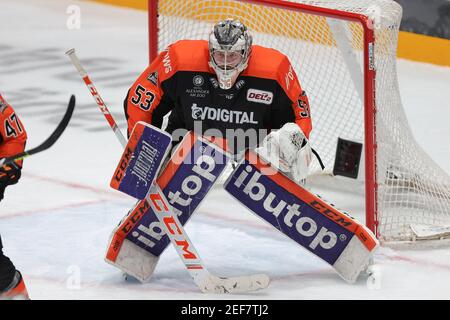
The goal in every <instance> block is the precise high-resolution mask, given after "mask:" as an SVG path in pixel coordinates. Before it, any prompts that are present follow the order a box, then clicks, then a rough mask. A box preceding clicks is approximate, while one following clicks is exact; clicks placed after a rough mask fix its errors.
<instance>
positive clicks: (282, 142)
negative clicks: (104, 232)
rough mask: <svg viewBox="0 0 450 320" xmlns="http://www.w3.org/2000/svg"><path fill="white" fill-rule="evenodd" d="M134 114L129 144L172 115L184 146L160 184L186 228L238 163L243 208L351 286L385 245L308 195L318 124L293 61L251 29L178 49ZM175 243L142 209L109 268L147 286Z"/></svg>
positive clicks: (149, 72)
mask: <svg viewBox="0 0 450 320" xmlns="http://www.w3.org/2000/svg"><path fill="white" fill-rule="evenodd" d="M124 109H125V115H126V118H127V121H128V136H130V135H131V134H132V133H133V129H134V128H135V127H136V124H138V123H139V122H145V123H147V124H150V125H152V126H154V127H158V128H161V127H162V126H163V123H164V116H165V115H167V114H168V122H167V125H166V127H165V130H166V131H167V132H168V133H169V134H171V136H172V139H173V141H174V142H175V143H176V142H178V145H177V146H176V147H174V148H173V152H172V156H171V157H170V159H168V160H167V164H166V165H165V167H163V168H162V169H161V172H160V174H159V177H158V178H157V179H156V182H157V183H158V185H159V186H160V187H161V190H162V192H163V193H164V194H165V196H166V197H167V199H168V201H169V202H170V205H171V207H172V209H173V212H175V213H176V214H177V216H178V218H179V220H180V222H181V223H182V224H184V223H186V222H187V221H188V220H189V218H190V217H191V216H192V214H193V213H194V212H195V210H196V208H197V207H198V205H199V203H200V202H201V200H203V199H204V198H205V197H206V195H207V193H208V192H209V190H211V187H212V185H213V184H214V183H215V182H216V181H217V179H218V177H219V175H220V174H221V172H222V171H223V170H224V169H225V165H226V163H227V162H228V161H231V160H230V159H229V158H233V160H235V161H237V162H238V165H237V166H236V168H235V170H234V172H233V173H232V174H231V175H230V177H229V179H228V180H227V182H226V183H225V185H224V188H225V189H226V190H227V191H228V192H229V193H231V194H232V195H233V196H234V197H235V198H236V199H237V200H238V201H240V202H241V203H242V204H243V205H245V206H246V207H247V208H249V209H250V210H251V211H253V212H254V213H255V214H257V215H259V216H260V217H261V218H263V219H264V220H266V221H267V222H268V223H270V224H271V225H273V226H274V227H275V228H277V229H278V230H279V231H281V232H282V233H284V234H285V235H286V236H288V237H289V238H290V239H291V240H293V241H295V242H297V243H298V244H299V245H300V246H302V247H304V248H305V249H307V250H309V251H310V252H311V253H312V254H315V255H317V256H319V257H320V258H322V259H323V260H324V261H325V262H327V263H328V264H330V265H331V266H333V267H334V268H335V270H336V271H337V272H338V274H339V275H340V276H341V277H343V278H344V279H345V280H347V281H348V282H354V281H355V280H356V278H357V277H358V275H359V273H360V272H361V271H362V270H363V269H364V268H365V266H366V265H367V262H368V261H369V260H370V258H371V256H372V255H373V252H374V250H375V249H376V248H377V246H378V242H377V240H376V239H375V237H374V235H373V234H372V233H371V232H370V231H369V230H367V229H366V228H365V227H364V226H363V225H362V224H360V223H359V222H357V221H356V220H354V219H352V218H351V217H349V216H348V215H346V214H344V213H342V212H340V211H339V210H338V209H336V208H334V207H333V206H331V205H329V204H327V203H325V202H324V201H323V200H322V199H320V198H319V197H317V196H315V195H313V194H311V193H309V192H308V191H307V190H306V189H304V181H305V179H306V178H307V175H308V167H309V165H310V163H311V162H312V161H313V160H314V156H313V152H312V148H311V146H310V143H309V135H310V133H311V130H312V122H311V115H310V107H309V102H308V98H307V95H306V93H305V91H304V90H302V87H301V85H300V82H299V80H298V78H297V76H296V73H295V71H294V69H293V68H292V66H291V63H290V61H289V59H288V58H287V57H286V56H285V55H284V54H282V53H281V52H279V51H277V50H275V49H271V48H265V47H262V46H258V45H254V44H252V37H251V35H250V33H249V31H248V30H247V28H246V26H245V25H244V24H242V23H241V22H239V21H237V20H232V19H227V20H224V21H220V22H218V23H217V24H215V25H214V27H213V30H212V32H211V34H210V36H209V39H208V41H206V40H181V41H178V42H176V43H173V44H172V45H170V46H169V47H168V48H167V49H166V50H164V51H163V52H161V53H160V55H159V56H158V57H157V58H156V59H155V60H154V61H153V62H152V63H151V64H150V66H149V67H148V68H147V69H146V70H145V71H144V72H143V73H142V74H141V75H140V76H139V78H138V79H137V80H136V81H135V83H134V84H133V86H132V87H131V88H130V90H129V91H128V94H127V97H126V99H125V101H124ZM169 112H170V114H169ZM182 137H184V139H181V138H182ZM203 137H208V138H207V139H204V138H203ZM219 138H220V139H219ZM180 140H181V142H180ZM218 141H219V142H218ZM220 142H221V143H220ZM217 144H219V145H220V148H219V149H218V147H217ZM195 150H200V151H199V152H200V155H195V152H194V151H195ZM221 150H222V151H223V152H222V151H221ZM218 154H219V155H220V156H217V155H218ZM229 154H231V155H232V156H231V157H229V156H228V155H229ZM180 160H181V162H180ZM119 176H120V179H118V182H117V184H116V187H117V188H120V186H119V184H120V183H122V182H123V179H122V178H123V177H122V174H120V175H119V174H118V173H117V174H116V177H119ZM138 198H139V197H138ZM167 238H168V237H167V236H166V235H165V234H164V232H163V230H162V228H161V227H160V225H159V223H158V220H157V219H156V218H155V217H154V214H153V213H152V212H151V210H150V208H149V205H148V203H147V202H146V201H145V199H144V200H141V201H139V202H138V203H137V204H136V205H135V207H134V208H132V209H131V210H130V212H129V213H128V214H127V216H126V217H125V218H124V219H123V220H122V221H121V222H120V224H119V225H118V227H117V228H116V229H115V230H114V231H113V234H112V238H111V242H110V245H109V248H108V250H107V254H106V261H107V262H108V263H110V264H112V265H114V266H116V267H118V268H119V269H121V270H122V271H123V272H124V273H125V274H128V275H131V276H133V277H135V278H137V279H139V280H140V281H147V280H148V279H149V278H150V277H151V275H152V274H153V272H154V268H155V266H156V264H157V262H158V259H159V256H160V255H161V254H162V253H163V251H164V250H165V248H166V247H167V246H168V245H169V240H168V239H167Z"/></svg>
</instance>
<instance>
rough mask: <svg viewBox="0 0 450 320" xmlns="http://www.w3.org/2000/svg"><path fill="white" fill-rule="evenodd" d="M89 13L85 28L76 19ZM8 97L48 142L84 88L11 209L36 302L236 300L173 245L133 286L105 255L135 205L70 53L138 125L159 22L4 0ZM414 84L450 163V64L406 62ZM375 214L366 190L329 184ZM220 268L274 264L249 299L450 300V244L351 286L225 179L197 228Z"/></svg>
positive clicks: (10, 198)
mask: <svg viewBox="0 0 450 320" xmlns="http://www.w3.org/2000/svg"><path fill="white" fill-rule="evenodd" d="M71 5H76V6H78V7H79V8H80V9H81V29H79V30H77V29H75V30H69V29H68V28H67V26H66V22H67V19H68V18H69V16H70V14H67V13H66V12H67V9H68V7H69V6H71ZM0 39H1V41H0V75H1V76H0V92H1V93H2V94H3V95H4V97H5V98H6V99H7V100H8V101H9V102H10V103H11V104H12V105H13V106H14V108H15V109H16V111H17V112H18V114H19V116H20V117H21V119H22V121H23V123H24V125H25V126H26V129H27V131H28V134H29V141H28V147H33V146H35V145H37V144H38V143H40V142H41V141H42V140H43V139H45V138H46V137H47V136H48V135H49V134H50V133H51V132H52V130H53V129H54V127H55V125H56V124H57V122H58V121H59V119H60V118H61V117H62V115H63V114H64V110H65V107H66V104H67V102H68V99H69V96H70V94H72V93H74V94H76V96H77V102H78V103H77V108H76V110H75V113H74V116H73V119H72V120H73V121H72V123H71V125H70V126H69V127H68V128H67V130H66V132H65V133H64V134H63V136H62V137H61V139H60V141H58V142H57V143H56V144H55V146H53V147H52V148H51V149H50V150H48V151H46V152H43V153H41V154H38V155H36V156H33V157H32V158H29V159H27V160H26V161H25V166H24V170H23V178H22V180H21V181H20V183H19V184H17V185H15V186H11V187H8V189H7V190H6V199H5V200H4V201H2V203H1V206H0V233H1V235H2V239H3V243H4V246H5V253H6V254H7V255H8V256H10V257H11V258H12V259H13V261H14V263H15V264H16V266H17V267H18V268H19V269H20V270H21V271H22V273H23V275H24V278H25V280H26V282H27V285H28V289H29V293H30V296H31V297H32V298H33V299H228V298H230V296H226V295H223V296H217V295H205V294H202V293H200V291H199V290H198V288H196V286H195V284H194V283H193V281H192V280H191V279H190V277H189V275H188V273H187V272H186V270H185V269H184V266H183V265H182V263H181V261H179V258H178V257H177V255H176V253H175V250H173V248H171V247H169V248H168V249H167V251H166V252H165V253H164V254H163V256H162V258H161V259H160V263H159V265H158V266H157V269H156V272H155V275H154V277H153V278H152V279H151V281H150V282H149V283H146V284H139V283H137V282H125V281H124V280H123V279H122V276H121V272H120V271H119V270H117V269H115V268H113V267H112V266H110V265H108V264H106V263H105V262H104V261H103V257H104V254H105V251H106V246H107V243H108V239H109V235H110V232H111V230H112V229H113V228H114V227H115V226H116V225H117V223H118V222H119V221H120V219H121V218H122V217H123V216H124V215H125V214H126V212H127V210H128V209H129V208H130V207H131V206H132V204H133V203H134V200H133V199H130V198H129V197H126V196H124V195H121V194H120V193H118V192H115V191H114V190H112V189H110V188H109V180H110V178H111V176H112V173H113V171H114V169H115V166H116V164H117V161H118V160H119V158H120V155H121V147H120V144H119V143H118V141H117V140H116V137H115V136H114V134H113V133H112V132H111V130H110V128H109V127H108V125H107V123H106V122H105V120H104V119H103V116H102V115H101V114H100V112H99V111H98V110H97V106H96V105H95V104H94V102H93V100H92V97H91V96H90V94H89V93H88V91H87V89H86V88H85V86H84V84H83V83H82V82H81V80H80V79H79V75H78V74H77V72H76V71H75V69H74V67H73V66H72V65H71V64H70V62H69V60H68V58H67V57H66V56H65V54H64V52H65V51H66V50H68V49H70V48H72V47H75V48H76V49H77V53H78V55H79V57H80V59H81V61H82V63H83V64H84V66H85V68H86V69H87V71H88V72H89V73H90V76H91V79H92V80H93V82H94V83H95V85H96V86H97V88H98V90H99V91H100V94H101V95H102V96H103V98H104V100H105V102H106V103H107V105H108V107H109V108H110V110H111V111H112V112H113V114H114V116H115V118H116V120H117V121H118V123H119V126H120V127H121V128H122V130H123V131H124V129H125V119H124V116H123V111H122V108H123V107H122V101H123V98H124V97H125V95H126V91H127V89H128V87H129V86H130V85H131V84H132V82H133V81H134V79H135V78H136V77H137V76H138V75H139V73H140V72H141V71H142V70H143V69H144V68H145V67H146V65H147V62H148V53H147V52H148V50H147V18H146V15H145V13H143V12H140V11H135V10H128V9H122V8H117V7H111V6H105V5H100V4H96V3H90V2H86V1H75V0H70V1H67V0H60V1H51V0H40V1H31V0H22V1H20V2H18V1H14V0H2V8H1V10H0ZM398 71H399V79H400V90H401V94H402V99H403V103H404V106H405V107H406V113H407V116H408V119H409V121H410V124H411V127H412V130H413V133H414V136H415V138H416V139H417V140H418V142H419V143H420V144H421V146H422V147H423V148H424V149H425V150H426V151H427V152H428V153H429V154H430V155H431V156H432V158H434V159H435V160H436V162H437V163H438V164H439V165H440V166H441V167H442V168H443V169H444V170H446V171H447V172H450V161H449V160H450V146H449V144H448V141H447V140H448V137H449V136H450V128H449V126H448V121H449V119H450V117H449V116H450V105H449V101H450V90H449V88H450V69H449V68H444V67H438V66H432V65H427V64H421V63H414V62H409V61H403V60H400V61H399V62H398ZM324 193H325V194H326V197H327V198H329V199H330V198H332V200H334V199H333V198H336V201H334V202H335V203H336V204H337V205H338V206H339V207H341V208H344V209H346V210H348V211H349V212H350V213H352V214H354V215H356V216H358V217H359V218H363V217H362V216H361V213H362V212H363V207H362V206H363V205H364V202H363V201H362V198H361V197H360V196H358V194H355V193H353V194H350V196H349V195H348V194H347V195H345V194H337V193H336V192H328V191H326V190H324ZM186 230H187V232H188V233H189V235H190V237H191V239H192V241H193V242H194V243H195V245H196V247H197V249H198V250H199V252H200V254H201V255H202V258H203V260H204V261H205V263H206V264H207V266H208V267H209V268H210V269H211V271H213V272H215V273H217V274H218V275H223V276H231V275H244V274H252V273H260V272H264V273H268V274H269V275H270V276H271V278H272V284H271V285H270V286H269V288H268V289H266V290H263V291H260V292H257V293H252V294H247V295H245V294H243V295H237V296H233V297H232V298H235V299H367V298H371V299H392V298H400V299H402V298H423V299H432V298H439V299H449V298H450V294H449V292H448V283H450V249H448V248H441V249H426V250H402V251H398V250H393V249H389V248H382V249H381V250H380V251H379V253H378V254H377V256H376V258H375V262H376V263H377V266H376V269H375V270H376V272H377V273H378V275H379V277H378V279H377V281H378V282H375V283H372V284H370V283H369V284H368V282H367V278H364V277H362V278H361V279H360V280H359V281H358V282H357V283H356V284H354V285H349V284H346V283H345V282H344V281H343V280H342V279H341V278H340V277H339V276H338V275H337V274H336V273H335V272H334V271H333V270H332V268H330V267H328V266H327V265H326V264H324V263H323V262H322V261H321V260H319V259H318V258H316V257H314V256H312V255H311V254H310V253H308V252H306V251H305V250H303V249H301V248H300V247H299V246H298V245H296V244H294V243H293V242H291V241H289V240H288V239H287V238H286V237H284V236H282V235H281V234H279V233H278V232H277V231H276V230H274V229H273V228H272V227H270V226H269V225H267V224H265V223H263V222H262V221H260V220H259V219H258V218H256V217H254V216H253V215H252V214H251V213H249V212H248V211H246V209H244V208H243V207H242V206H241V205H239V204H238V203H236V202H235V201H233V200H232V199H231V197H230V196H228V195H227V194H226V193H225V192H224V191H223V190H221V189H220V188H215V189H214V191H213V192H212V194H210V195H209V197H208V199H207V200H206V201H205V202H204V203H203V204H202V206H201V208H200V209H199V211H198V212H197V214H196V215H195V216H194V217H193V218H192V220H191V221H190V222H189V224H188V226H187V228H186Z"/></svg>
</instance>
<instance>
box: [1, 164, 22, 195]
mask: <svg viewBox="0 0 450 320" xmlns="http://www.w3.org/2000/svg"><path fill="white" fill-rule="evenodd" d="M21 170H22V168H21V167H20V166H19V165H18V164H17V163H14V162H13V163H11V164H8V165H4V166H2V167H0V201H1V200H2V199H3V194H4V192H5V188H6V187H7V186H9V185H12V184H16V183H17V181H19V179H20V176H21Z"/></svg>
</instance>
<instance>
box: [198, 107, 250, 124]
mask: <svg viewBox="0 0 450 320" xmlns="http://www.w3.org/2000/svg"><path fill="white" fill-rule="evenodd" d="M191 110H192V113H191V115H192V119H194V120H206V119H207V120H214V121H220V122H227V123H238V124H244V123H251V124H258V121H256V120H255V115H254V113H253V112H244V111H236V110H234V111H233V110H229V109H226V108H214V107H208V106H205V107H203V106H202V107H201V106H198V105H197V104H196V103H193V104H192V107H191Z"/></svg>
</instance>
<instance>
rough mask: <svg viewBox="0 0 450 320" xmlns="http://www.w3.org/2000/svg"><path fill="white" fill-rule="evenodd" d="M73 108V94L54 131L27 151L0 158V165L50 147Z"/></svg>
mask: <svg viewBox="0 0 450 320" xmlns="http://www.w3.org/2000/svg"><path fill="white" fill-rule="evenodd" d="M74 108H75V96H74V95H71V96H70V100H69V104H68V105H67V110H66V113H65V114H64V117H63V118H62V120H61V122H60V123H59V124H58V126H57V127H56V129H55V131H53V133H52V134H51V135H50V136H49V137H48V138H47V139H46V140H45V141H44V142H42V143H41V144H40V145H38V146H37V147H35V148H32V149H30V150H27V151H24V152H21V153H19V154H16V155H14V156H11V157H7V158H3V159H0V166H3V165H5V164H9V163H11V162H13V161H16V160H21V159H23V158H26V157H29V156H31V155H33V154H36V153H39V152H41V151H44V150H47V149H48V148H50V147H51V146H52V145H53V144H54V143H55V142H56V140H58V138H59V137H60V136H61V134H62V133H63V132H64V130H65V129H66V127H67V125H68V124H69V122H70V119H71V118H72V114H73V110H74Z"/></svg>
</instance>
